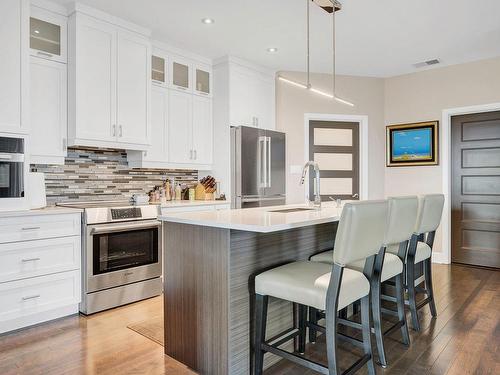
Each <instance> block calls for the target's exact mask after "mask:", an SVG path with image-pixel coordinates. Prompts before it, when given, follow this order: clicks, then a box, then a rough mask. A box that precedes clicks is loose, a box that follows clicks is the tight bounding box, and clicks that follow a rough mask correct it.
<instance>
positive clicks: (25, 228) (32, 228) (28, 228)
mask: <svg viewBox="0 0 500 375" xmlns="http://www.w3.org/2000/svg"><path fill="white" fill-rule="evenodd" d="M38 229H40V227H24V228H21V230H38Z"/></svg>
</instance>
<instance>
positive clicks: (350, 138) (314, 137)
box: [309, 121, 359, 201]
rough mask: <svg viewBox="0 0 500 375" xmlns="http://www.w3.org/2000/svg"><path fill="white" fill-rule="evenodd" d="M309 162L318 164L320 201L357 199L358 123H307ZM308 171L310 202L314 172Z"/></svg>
mask: <svg viewBox="0 0 500 375" xmlns="http://www.w3.org/2000/svg"><path fill="white" fill-rule="evenodd" d="M309 160H314V161H316V162H317V163H318V165H319V169H320V177H321V200H322V201H329V200H330V199H359V123H357V122H340V121H310V122H309ZM309 172H310V173H309V197H310V199H311V200H313V199H314V188H315V184H314V171H313V170H312V168H311V170H310V171H309Z"/></svg>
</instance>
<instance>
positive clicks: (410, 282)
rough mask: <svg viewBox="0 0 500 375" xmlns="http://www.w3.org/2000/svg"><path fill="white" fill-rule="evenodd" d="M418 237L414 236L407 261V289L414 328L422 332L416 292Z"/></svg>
mask: <svg viewBox="0 0 500 375" xmlns="http://www.w3.org/2000/svg"><path fill="white" fill-rule="evenodd" d="M418 238H419V237H418V236H417V235H415V234H414V235H413V236H412V237H411V240H410V245H409V246H408V257H407V259H406V287H407V288H408V303H409V306H410V312H411V322H412V327H413V329H414V330H415V331H420V323H419V321H418V315H417V314H418V312H417V292H416V290H415V253H416V251H417V244H418Z"/></svg>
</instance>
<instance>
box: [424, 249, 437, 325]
mask: <svg viewBox="0 0 500 375" xmlns="http://www.w3.org/2000/svg"><path fill="white" fill-rule="evenodd" d="M431 265H432V260H431V258H428V259H426V260H424V276H425V289H426V291H427V296H428V298H429V307H430V309H431V315H432V316H437V311H436V304H435V302H434V289H433V288H432V269H431V267H432V266H431Z"/></svg>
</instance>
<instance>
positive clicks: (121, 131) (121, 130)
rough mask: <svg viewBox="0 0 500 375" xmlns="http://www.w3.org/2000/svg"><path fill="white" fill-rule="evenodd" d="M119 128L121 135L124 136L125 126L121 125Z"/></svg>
mask: <svg viewBox="0 0 500 375" xmlns="http://www.w3.org/2000/svg"><path fill="white" fill-rule="evenodd" d="M119 129H120V137H123V127H122V126H121V125H120V127H119Z"/></svg>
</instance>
